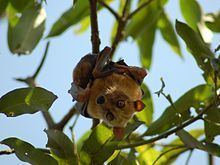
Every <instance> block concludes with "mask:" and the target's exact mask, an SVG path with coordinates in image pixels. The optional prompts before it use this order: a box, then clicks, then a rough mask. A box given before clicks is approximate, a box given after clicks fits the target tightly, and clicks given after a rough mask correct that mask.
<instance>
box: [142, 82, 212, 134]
mask: <svg viewBox="0 0 220 165" xmlns="http://www.w3.org/2000/svg"><path fill="white" fill-rule="evenodd" d="M213 95H214V94H213V91H212V87H211V86H208V85H199V86H197V87H194V88H192V89H191V90H189V91H188V92H187V93H185V94H184V95H183V96H181V97H180V98H179V99H178V100H177V101H176V102H174V107H175V109H174V107H173V106H169V107H167V108H166V110H165V111H164V112H163V114H162V115H161V116H160V117H159V119H157V120H156V121H155V122H153V123H152V124H151V125H150V126H149V128H148V130H147V132H146V134H145V135H148V136H149V135H156V134H160V133H163V132H165V131H167V130H169V129H171V128H173V127H175V126H178V125H179V124H180V123H182V122H184V121H186V120H188V119H189V118H190V111H189V109H190V108H191V107H193V108H195V109H197V108H199V107H200V106H201V105H200V103H204V104H206V102H208V101H209V100H210V99H211V98H212V97H213ZM180 114H181V117H180V116H179V115H180Z"/></svg>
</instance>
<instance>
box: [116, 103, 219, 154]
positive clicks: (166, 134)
mask: <svg viewBox="0 0 220 165" xmlns="http://www.w3.org/2000/svg"><path fill="white" fill-rule="evenodd" d="M212 106H215V103H212V104H209V105H208V106H207V107H206V108H204V109H203V110H202V111H201V112H200V113H199V114H198V115H197V116H196V117H194V118H192V119H190V120H188V121H186V122H185V123H183V124H182V125H179V126H177V127H175V128H173V129H171V130H169V131H167V132H165V133H162V134H160V135H158V136H156V137H154V138H151V139H148V140H145V141H140V142H137V143H132V144H121V145H119V146H118V147H117V149H118V150H119V149H126V148H132V147H137V146H141V145H145V144H149V143H153V142H155V141H158V140H161V139H164V138H167V137H168V136H170V135H172V134H174V133H175V132H177V131H179V130H181V129H183V128H185V127H186V126H188V125H190V124H192V123H194V122H195V121H197V120H199V119H201V118H202V115H203V114H204V113H205V112H207V111H208V110H209V109H210V108H212Z"/></svg>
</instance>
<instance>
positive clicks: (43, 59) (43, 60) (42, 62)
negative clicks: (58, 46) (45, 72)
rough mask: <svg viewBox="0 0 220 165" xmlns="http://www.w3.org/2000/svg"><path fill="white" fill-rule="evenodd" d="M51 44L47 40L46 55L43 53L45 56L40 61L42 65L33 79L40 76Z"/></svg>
mask: <svg viewBox="0 0 220 165" xmlns="http://www.w3.org/2000/svg"><path fill="white" fill-rule="evenodd" d="M49 46H50V42H47V45H46V48H45V51H44V55H43V58H42V60H41V62H40V65H39V66H38V68H37V70H36V72H35V73H34V75H33V76H32V78H33V79H36V77H37V76H38V74H39V73H40V71H41V69H42V67H43V65H44V62H45V59H46V57H47V54H48V49H49Z"/></svg>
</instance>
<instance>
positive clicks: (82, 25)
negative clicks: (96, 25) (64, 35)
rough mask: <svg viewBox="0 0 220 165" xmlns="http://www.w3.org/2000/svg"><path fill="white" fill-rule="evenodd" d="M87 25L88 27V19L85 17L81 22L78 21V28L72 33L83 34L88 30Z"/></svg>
mask: <svg viewBox="0 0 220 165" xmlns="http://www.w3.org/2000/svg"><path fill="white" fill-rule="evenodd" d="M89 25H90V18H89V17H86V18H84V19H83V20H82V21H80V23H79V27H78V28H76V29H75V30H74V32H75V33H76V34H82V33H83V32H85V31H86V30H87V29H88V28H89Z"/></svg>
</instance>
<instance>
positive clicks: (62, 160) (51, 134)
mask: <svg viewBox="0 0 220 165" xmlns="http://www.w3.org/2000/svg"><path fill="white" fill-rule="evenodd" d="M45 132H46V134H47V137H48V142H47V145H46V146H47V147H49V148H50V150H51V152H52V154H53V156H54V157H55V158H56V159H57V161H58V162H59V164H62V165H69V164H78V156H77V151H76V148H75V145H74V144H73V143H72V141H71V140H70V139H69V138H68V137H67V136H66V135H65V134H64V133H63V132H61V131H58V130H45Z"/></svg>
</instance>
